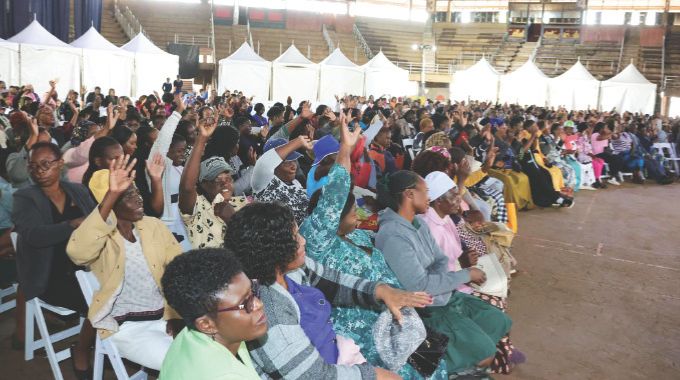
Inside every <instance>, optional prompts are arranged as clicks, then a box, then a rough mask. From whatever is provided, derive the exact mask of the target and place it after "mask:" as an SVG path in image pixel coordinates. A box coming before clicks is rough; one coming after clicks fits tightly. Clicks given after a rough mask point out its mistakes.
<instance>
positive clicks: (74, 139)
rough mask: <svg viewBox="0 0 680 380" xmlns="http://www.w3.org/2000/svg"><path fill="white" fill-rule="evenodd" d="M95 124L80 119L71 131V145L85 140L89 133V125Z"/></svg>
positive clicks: (76, 144) (74, 145)
mask: <svg viewBox="0 0 680 380" xmlns="http://www.w3.org/2000/svg"><path fill="white" fill-rule="evenodd" d="M93 125H96V124H95V123H93V122H91V121H89V120H80V121H79V122H78V124H77V125H76V127H75V128H73V131H72V132H71V146H73V147H76V146H78V145H80V143H82V142H83V141H85V140H86V139H87V137H88V135H89V134H90V127H91V126H93Z"/></svg>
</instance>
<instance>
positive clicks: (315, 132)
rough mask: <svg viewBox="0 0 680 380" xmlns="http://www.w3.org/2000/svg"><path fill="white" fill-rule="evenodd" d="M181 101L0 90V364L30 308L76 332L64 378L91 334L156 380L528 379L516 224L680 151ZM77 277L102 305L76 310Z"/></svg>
mask: <svg viewBox="0 0 680 380" xmlns="http://www.w3.org/2000/svg"><path fill="white" fill-rule="evenodd" d="M182 85H183V83H182V81H181V80H180V79H179V78H177V80H176V81H174V83H170V79H168V81H167V82H166V83H164V84H163V86H162V92H163V94H162V95H159V94H157V93H154V94H150V95H148V96H142V97H140V98H139V99H137V100H132V99H130V98H128V97H125V96H117V95H116V92H115V90H114V89H110V90H108V92H107V95H104V93H102V92H101V89H100V88H96V89H95V90H94V91H92V92H89V93H85V91H82V90H81V93H78V92H76V91H74V90H72V91H70V92H69V93H68V94H67V95H66V97H60V96H59V95H58V94H57V93H56V90H55V83H54V82H51V83H50V90H49V91H48V92H47V93H45V94H42V95H39V94H36V93H35V92H34V90H33V87H32V86H31V85H24V86H10V87H6V85H5V83H3V82H0V160H1V162H0V206H1V207H0V223H1V226H0V228H1V230H0V234H1V236H0V256H1V257H0V270H1V274H2V278H1V279H0V285H6V284H11V283H13V282H18V284H19V291H18V297H17V299H18V303H17V305H18V306H17V313H16V331H15V333H14V335H13V337H12V345H13V347H14V348H15V349H22V348H23V346H24V344H25V342H24V341H23V339H24V323H25V321H24V315H23V313H24V308H23V306H22V305H24V303H25V301H26V300H30V299H33V298H35V297H39V298H40V299H41V300H43V301H45V302H47V303H49V304H53V305H56V306H61V307H65V308H68V309H71V310H73V311H75V312H76V313H78V314H80V315H81V316H83V317H85V318H86V322H85V323H83V325H82V329H81V332H80V334H79V336H78V339H77V341H76V342H75V343H74V345H73V346H72V347H71V357H72V362H73V370H74V372H75V374H76V376H77V378H78V379H88V378H91V377H92V368H91V362H90V357H91V354H92V352H91V351H92V350H91V347H92V346H93V344H94V340H95V338H96V334H98V335H99V337H100V338H102V339H110V340H111V341H112V342H113V343H114V344H115V346H116V347H117V348H118V350H119V351H120V354H121V355H122V356H123V357H124V358H126V359H129V360H130V361H132V362H134V363H137V364H139V365H142V366H144V367H145V368H148V369H152V370H157V371H160V379H167V380H172V379H258V378H270V379H396V378H404V379H425V378H431V379H488V378H491V376H492V374H493V373H497V374H508V373H510V372H512V370H513V368H514V367H515V366H517V365H519V364H521V363H522V362H524V361H525V360H526V358H525V357H524V355H523V354H522V352H521V351H519V350H518V349H517V348H516V347H515V346H514V345H513V344H512V341H511V339H510V331H511V326H512V321H511V319H510V318H509V317H508V315H507V314H506V313H505V310H506V307H507V301H508V299H507V289H508V286H509V283H510V279H511V277H512V276H513V275H515V274H516V273H517V260H516V259H515V258H514V255H513V254H512V252H511V247H512V239H513V236H514V233H516V232H517V227H518V217H517V214H518V212H520V211H523V210H530V209H532V208H535V207H556V208H557V207H572V206H574V204H575V195H576V193H577V192H578V191H580V190H588V191H594V190H596V191H602V190H603V189H605V188H607V187H608V186H610V185H611V186H619V185H621V183H622V182H623V181H624V179H625V178H624V175H625V174H628V173H630V174H631V175H632V182H634V183H645V181H646V180H654V181H656V182H658V183H660V184H670V183H672V182H674V180H675V176H674V174H673V173H671V172H670V171H669V162H668V161H667V160H666V158H665V157H664V156H663V154H659V152H657V151H655V150H654V149H652V147H653V144H654V143H657V142H670V143H672V144H678V143H679V142H680V123H679V122H678V120H669V119H665V118H661V117H659V116H658V115H638V114H630V113H626V112H624V113H618V112H616V111H611V112H600V111H594V110H584V111H568V110H565V109H547V108H542V107H537V106H531V107H522V106H519V105H508V104H505V105H501V104H489V103H483V102H470V103H467V104H466V103H465V102H461V103H457V102H453V103H452V102H444V101H431V100H427V99H408V98H395V97H393V98H373V97H368V98H365V97H360V96H344V97H338V98H337V103H336V104H320V105H312V103H311V102H309V101H303V102H300V103H299V104H296V105H293V102H292V99H291V98H288V99H286V101H285V103H275V104H272V105H271V106H269V108H267V107H265V105H264V104H262V103H257V104H252V98H248V97H247V95H244V94H242V93H240V92H238V91H234V92H230V91H226V92H225V93H223V94H221V95H220V94H218V93H217V92H216V91H212V92H207V91H203V92H201V93H200V94H199V96H188V95H187V91H186V90H183V89H182ZM12 231H13V232H16V233H17V234H18V239H17V243H16V250H14V249H13V247H12V244H11V242H10V238H9V234H10V232H12ZM482 262H484V263H486V264H484V265H481V263H482ZM488 263H492V264H498V265H500V267H501V268H502V271H501V272H502V273H501V275H500V277H499V275H498V274H495V275H494V278H493V279H492V278H491V277H488V276H491V273H490V272H489V271H487V270H482V269H480V267H481V268H488V265H489V264H488ZM79 270H89V271H90V272H91V273H93V274H94V276H95V277H96V278H97V280H98V282H99V284H100V289H99V290H98V291H97V292H96V293H95V296H94V298H93V299H92V300H91V304H90V306H89V307H88V303H87V302H86V300H85V299H84V297H83V294H82V292H81V290H80V288H79V286H78V282H77V280H76V277H75V273H76V272H77V271H79ZM499 278H500V284H499V283H498V279H499ZM492 282H494V283H495V288H494V289H496V290H494V291H491V290H490V289H491V287H490V283H492ZM487 285H489V286H487ZM497 289H501V290H500V291H499V290H497Z"/></svg>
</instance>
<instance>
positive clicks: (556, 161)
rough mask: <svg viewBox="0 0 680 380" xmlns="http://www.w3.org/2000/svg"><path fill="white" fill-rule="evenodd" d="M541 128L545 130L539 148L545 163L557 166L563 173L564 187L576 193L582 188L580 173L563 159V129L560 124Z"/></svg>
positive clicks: (542, 130)
mask: <svg viewBox="0 0 680 380" xmlns="http://www.w3.org/2000/svg"><path fill="white" fill-rule="evenodd" d="M541 126H543V128H542V129H541V137H539V139H538V141H539V143H538V146H539V149H540V151H541V154H542V155H543V157H544V160H545V162H546V163H549V164H550V165H553V166H557V168H558V169H560V171H561V172H562V178H563V179H564V185H565V186H566V187H568V188H570V189H573V190H574V191H578V188H579V187H580V186H581V183H580V178H579V177H580V171H579V173H578V174H576V171H575V170H574V168H572V167H571V166H570V165H569V163H568V162H566V160H564V159H563V157H562V156H563V154H562V145H563V144H564V142H563V141H562V134H563V131H562V127H561V126H560V125H559V124H558V123H555V124H553V125H550V124H549V123H541V124H539V128H540V127H541Z"/></svg>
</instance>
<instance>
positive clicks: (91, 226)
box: [66, 155, 183, 370]
mask: <svg viewBox="0 0 680 380" xmlns="http://www.w3.org/2000/svg"><path fill="white" fill-rule="evenodd" d="M128 161H129V156H128V155H125V156H121V157H118V158H117V159H115V160H114V161H113V162H111V163H110V165H109V170H100V171H97V172H95V173H94V175H93V176H92V178H91V179H90V182H89V187H90V191H91V193H92V194H93V195H94V198H95V199H96V200H97V202H98V203H99V207H97V208H95V209H94V210H93V211H92V212H91V213H90V214H89V215H88V216H87V217H86V218H85V220H84V221H83V222H82V223H81V225H80V226H79V227H78V229H76V230H75V231H74V232H73V234H72V235H71V239H70V240H69V242H68V245H67V247H66V251H67V253H68V255H69V257H70V258H71V260H73V262H75V263H76V264H78V265H83V266H88V267H89V268H90V270H91V271H92V273H93V274H94V275H95V276H96V277H97V280H98V282H99V285H100V286H101V287H100V289H99V290H98V291H97V292H95V294H94V297H93V299H92V303H91V304H90V309H89V312H88V318H89V319H90V321H91V322H92V326H94V327H95V328H96V329H97V330H98V332H99V335H100V337H101V338H102V339H111V340H112V341H113V342H114V343H115V345H116V348H117V349H118V351H119V352H120V355H121V356H122V357H124V358H126V359H129V360H131V361H133V362H135V363H138V364H140V365H142V366H144V367H147V368H151V369H155V370H158V369H160V368H161V363H162V362H163V358H164V357H165V353H166V352H167V350H168V348H169V347H170V343H172V335H173V334H177V333H178V332H179V330H180V329H181V327H183V324H182V323H181V320H180V319H179V317H178V316H177V314H176V313H175V312H174V310H172V309H171V308H170V307H168V306H166V305H165V300H164V298H163V295H162V294H161V291H160V286H161V285H160V281H161V276H162V275H163V272H164V270H165V266H166V265H167V264H168V263H169V262H170V261H171V260H172V259H173V258H174V257H175V256H177V255H179V254H180V253H181V249H180V247H179V244H178V243H177V240H175V238H174V236H172V234H171V233H170V231H169V230H168V229H167V227H165V224H163V222H161V221H160V220H159V219H156V218H152V217H147V216H144V207H143V203H142V197H141V195H140V194H139V191H138V190H137V188H136V187H135V185H134V178H135V171H134V165H135V160H134V159H133V160H131V161H129V162H128ZM126 164H127V165H126Z"/></svg>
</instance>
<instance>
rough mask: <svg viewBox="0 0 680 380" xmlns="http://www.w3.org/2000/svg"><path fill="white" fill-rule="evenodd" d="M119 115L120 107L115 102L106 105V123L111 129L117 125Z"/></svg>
mask: <svg viewBox="0 0 680 380" xmlns="http://www.w3.org/2000/svg"><path fill="white" fill-rule="evenodd" d="M119 117H120V114H119V113H118V107H114V106H113V102H111V103H109V105H108V106H107V107H106V124H107V125H108V128H109V129H113V127H115V126H116V123H118V118H119Z"/></svg>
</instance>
